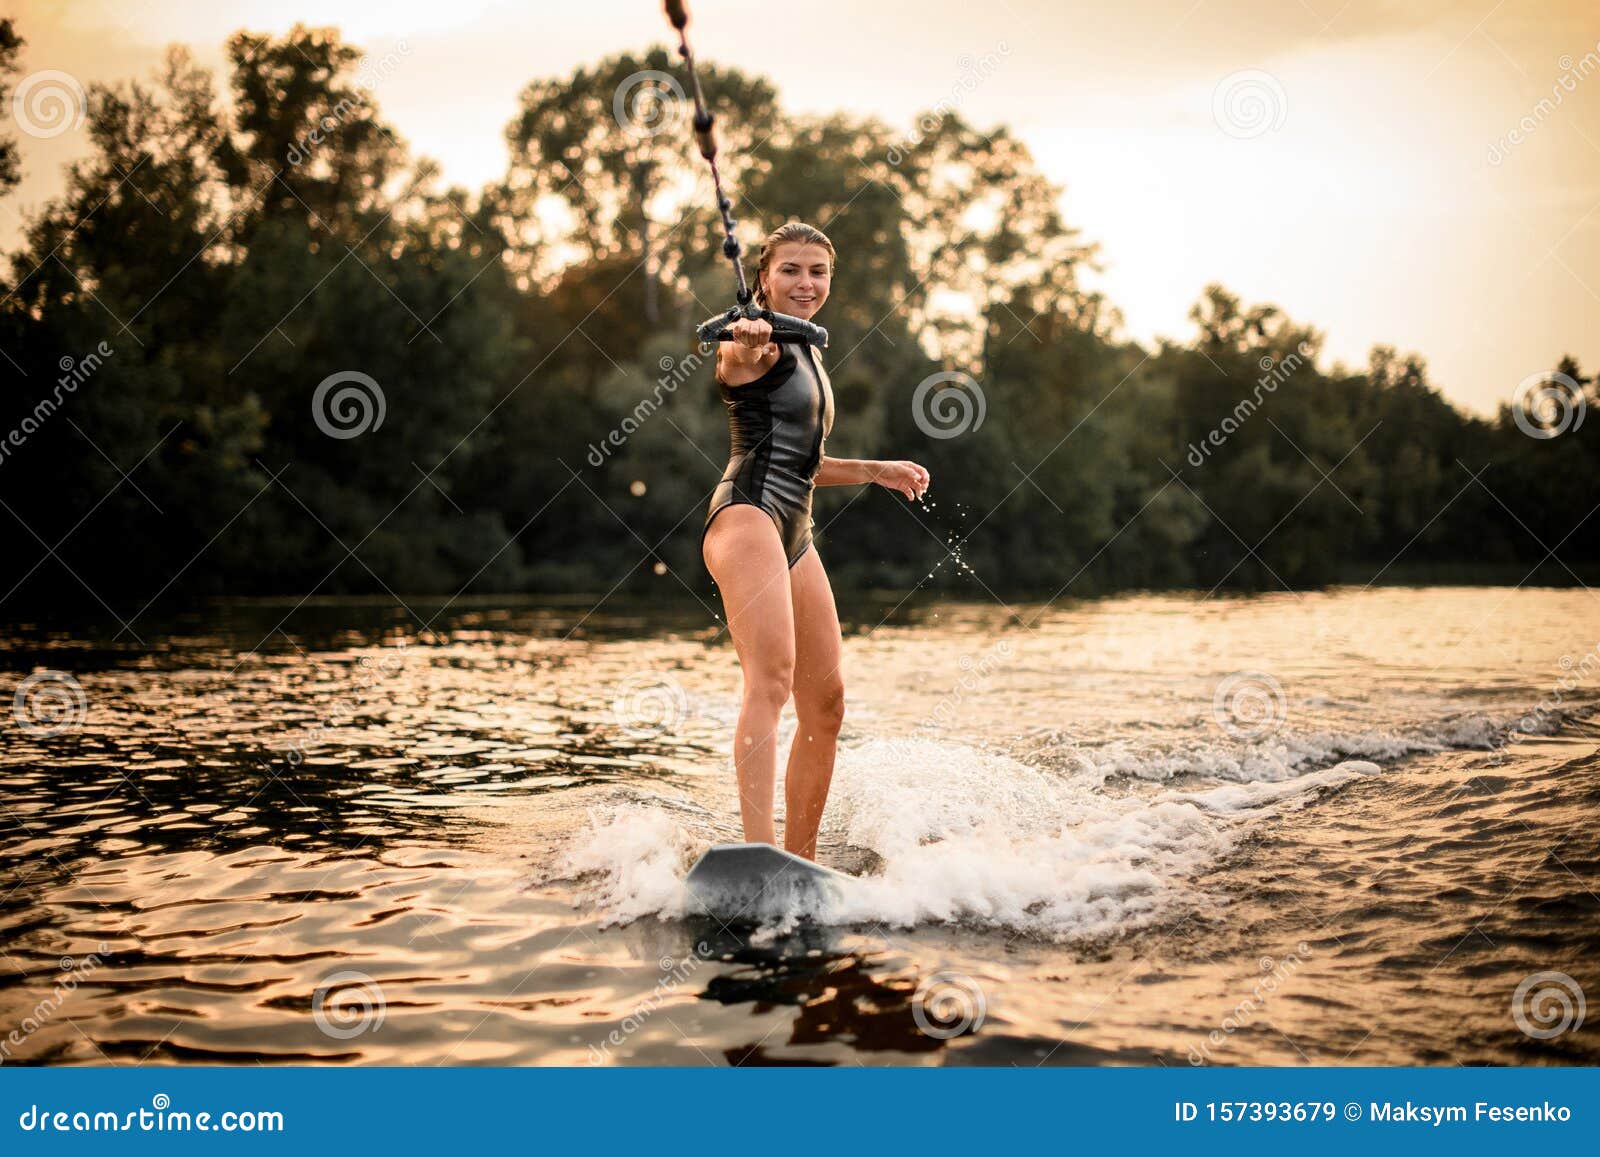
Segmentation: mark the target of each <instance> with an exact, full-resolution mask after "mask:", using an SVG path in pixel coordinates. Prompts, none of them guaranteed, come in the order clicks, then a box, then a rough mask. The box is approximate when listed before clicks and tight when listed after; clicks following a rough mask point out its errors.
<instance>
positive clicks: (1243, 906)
mask: <svg viewBox="0 0 1600 1157" xmlns="http://www.w3.org/2000/svg"><path fill="white" fill-rule="evenodd" d="M846 602H847V604H848V605H847V606H845V607H844V608H842V610H844V611H845V613H846V615H847V618H848V620H849V621H847V623H846V628H845V629H846V636H847V637H846V665H845V673H846V683H847V700H848V702H847V714H846V720H845V727H844V733H843V735H842V737H841V746H840V757H839V767H838V772H837V775H836V779H835V787H834V795H833V798H832V801H831V803H830V806H829V812H828V815H827V817H826V820H825V824H824V829H823V837H822V847H821V851H820V858H821V859H822V860H823V861H824V862H827V863H831V864H834V865H836V866H839V867H842V868H844V869H846V870H849V871H852V872H857V873H860V874H862V876H863V883H862V885H861V886H860V887H859V888H858V889H857V890H856V894H855V895H854V896H853V897H852V899H851V901H850V903H849V904H848V905H846V906H845V908H843V909H841V910H838V911H835V912H832V913H830V914H828V917H827V921H826V922H823V923H812V924H806V925H801V926H799V927H777V928H766V929H755V930H752V929H749V928H743V927H724V926H722V925H720V924H718V923H717V922H715V921H712V920H709V919H707V918H705V917H704V916H703V915H697V906H696V905H695V904H694V903H693V901H692V898H690V897H688V896H687V895H686V894H685V893H684V891H683V889H682V887H681V884H680V881H681V878H682V875H683V872H684V870H685V868H686V867H687V865H688V864H689V863H690V862H692V859H693V857H694V856H695V855H697V854H698V852H699V851H701V850H703V848H704V847H705V846H707V845H708V844H709V843H712V842H720V841H725V840H733V839H737V838H739V834H738V824H737V818H736V804H735V795H734V787H733V775H732V769H731V764H730V761H729V748H730V744H731V734H732V726H733V722H734V719H735V716H736V714H737V708H738V694H739V672H738V668H737V665H736V663H735V660H734V655H733V651H732V647H731V645H730V643H729V641H728V639H727V635H726V632H725V631H723V630H722V629H721V623H720V621H719V620H718V619H717V618H716V617H715V612H716V610H718V609H719V608H716V607H706V606H702V605H698V604H695V603H692V602H690V603H686V604H684V605H676V606H675V605H671V604H660V603H653V604H648V605H639V604H620V603H616V602H613V601H609V600H608V601H606V602H604V603H602V604H601V605H600V606H599V607H598V608H596V607H594V606H593V605H592V600H572V601H569V602H559V601H540V602H526V603H520V604H511V603H504V602H498V603H496V602H457V603H453V604H450V605H448V606H446V605H444V604H442V603H431V604H430V603H424V602H418V601H415V600H413V601H411V602H410V606H409V607H400V606H394V605H392V604H389V605H385V604H378V603H363V602H358V601H350V600H326V601H311V602H307V603H305V604H303V605H300V606H295V604H293V603H282V604H278V603H271V602H267V603H249V604H244V603H234V604H228V605H222V606H214V607H209V608H205V609H201V610H197V611H195V612H193V613H190V614H188V615H184V616H181V617H179V618H177V619H174V620H173V621H171V622H168V623H165V624H141V627H140V634H141V636H143V638H144V640H145V641H144V642H136V641H134V640H132V639H130V638H129V637H128V636H126V635H124V636H123V637H122V639H121V640H120V641H112V640H109V639H107V638H105V637H103V636H98V635H96V634H93V633H91V632H84V631H63V630H60V629H54V628H50V627H47V626H45V625H42V624H32V625H22V626H20V627H16V628H13V629H12V630H11V631H9V632H8V633H7V634H5V635H4V636H0V669H3V670H4V672H5V679H4V683H5V686H6V689H7V695H8V699H9V698H10V696H12V695H14V694H16V693H17V691H18V689H19V686H20V687H21V688H22V690H23V698H22V700H21V702H22V704H23V705H22V706H21V707H19V708H18V712H20V714H17V715H16V717H15V718H13V717H12V716H10V715H8V716H7V717H6V718H5V719H4V721H3V724H0V725H3V727H4V729H5V731H4V736H5V738H4V746H3V754H0V800H3V810H0V880H3V883H0V947H3V950H4V954H5V955H4V957H3V959H0V1031H3V1030H8V1029H11V1028H12V1026H19V1031H17V1032H15V1033H13V1037H12V1038H11V1039H10V1040H6V1039H5V1038H4V1037H3V1036H0V1041H4V1044H3V1045H0V1059H4V1060H5V1061H7V1062H9V1063H17V1062H21V1063H85V1064H106V1063H113V1064H127V1063H186V1062H208V1063H216V1062H258V1061H259V1062H261V1063H274V1062H313V1061H325V1062H330V1063H387V1064H466V1063H509V1064H589V1063H620V1064H705V1063H712V1064H762V1063H801V1064H813V1063H814V1064H850V1063H863V1064H1040V1063H1048V1064H1099V1063H1113V1064H1126V1063H1132V1064H1152V1063H1164V1064H1190V1063H1196V1062H1204V1063H1215V1064H1297V1063H1304V1062H1307V1061H1309V1062H1314V1063H1351V1064H1410V1063H1420V1064H1455V1063H1463V1064H1472V1063H1510V1064H1519V1063H1590V1064H1593V1063H1597V1062H1600V1042H1597V1036H1596V1031H1595V1029H1594V1027H1593V1026H1592V1024H1584V1025H1582V1026H1579V1025H1578V1024H1577V1023H1576V1015H1575V1011H1574V1013H1573V1015H1568V1016H1567V1017H1566V1018H1565V1019H1566V1022H1567V1023H1566V1025H1565V1026H1564V1027H1563V1025H1562V1011H1563V1007H1564V1006H1563V1005H1562V1004H1561V998H1562V996H1564V995H1565V996H1567V998H1568V1004H1569V1006H1571V1007H1572V1008H1573V1009H1574V1010H1575V1008H1576V1005H1575V1003H1574V1002H1575V999H1576V993H1575V992H1573V991H1572V990H1571V989H1569V988H1568V987H1566V985H1567V984H1568V982H1569V981H1570V983H1571V985H1572V986H1574V987H1575V988H1576V989H1577V990H1578V991H1581V990H1583V989H1587V993H1588V995H1589V996H1591V997H1592V996H1595V995H1596V994H1600V973H1596V972H1595V970H1594V963H1593V962H1594V961H1595V960H1596V959H1600V898H1597V895H1596V893H1600V837H1597V836H1596V834H1595V832H1596V824H1595V819H1596V815H1597V806H1600V761H1597V759H1596V756H1595V751H1596V745H1597V737H1600V732H1597V730H1596V728H1595V726H1594V725H1593V724H1592V723H1589V722H1587V720H1588V719H1589V717H1590V716H1591V714H1592V713H1593V710H1594V706H1595V702H1596V699H1597V696H1596V686H1597V683H1596V680H1597V678H1600V659H1597V657H1596V653H1595V651H1596V646H1597V644H1600V614H1597V613H1596V611H1597V609H1600V595H1595V594H1593V593H1591V592H1589V591H1586V590H1575V591H1567V590H1543V589H1540V590H1530V589H1526V588H1524V589H1516V590H1513V589H1510V588H1504V589H1459V588H1431V589H1407V588H1393V589H1381V590H1360V589H1356V588H1350V589H1340V590H1334V591H1329V592H1324V593H1316V594H1300V595H1295V594H1289V593H1283V594H1279V595H1269V596H1260V597H1251V598H1242V599H1221V598H1210V599H1207V598H1203V597H1201V596H1199V595H1195V596H1148V595H1130V596H1124V597H1118V598H1111V599H1105V600H1100V601H1094V602H1087V603H1070V604H1067V603H1058V604H1055V605H1051V606H1043V605H1038V604H1017V605H1014V606H1010V607H1004V606H999V605H996V604H994V603H992V602H987V603H964V602H954V601H950V602H935V603H931V604H929V603H923V604H921V605H915V606H913V605H911V604H907V605H903V606H899V607H896V605H895V603H894V601H893V600H886V601H881V602H880V601H867V600H858V599H854V598H852V599H849V600H846ZM424 624H428V626H427V627H426V628H425V627H424ZM48 672H55V673H59V674H46V673H48ZM80 690H81V695H82V698H81V707H80V703H79V701H78V700H76V699H75V698H74V697H75V696H76V694H77V693H78V691H80ZM61 711H65V714H64V715H63V714H60V713H59V712H61ZM23 725H26V726H23ZM792 728H793V719H792V716H786V717H785V721H784V725H783V738H784V740H785V742H787V740H788V738H789V736H790V735H791V734H792ZM780 795H781V793H780ZM1530 978H1532V980H1531V982H1530ZM1552 978H1560V979H1552ZM1525 982H1530V983H1526V984H1525ZM1519 988H1520V989H1521V991H1520V993H1519ZM1519 1012H1520V1013H1521V1016H1520V1017H1519V1015H1518V1013H1519ZM1524 1026H1526V1027H1524ZM1552 1028H1560V1029H1561V1030H1562V1031H1559V1032H1555V1033H1551V1032H1550V1031H1549V1030H1550V1029H1552ZM1529 1029H1531V1030H1532V1031H1531V1032H1530V1031H1528V1030H1529Z"/></svg>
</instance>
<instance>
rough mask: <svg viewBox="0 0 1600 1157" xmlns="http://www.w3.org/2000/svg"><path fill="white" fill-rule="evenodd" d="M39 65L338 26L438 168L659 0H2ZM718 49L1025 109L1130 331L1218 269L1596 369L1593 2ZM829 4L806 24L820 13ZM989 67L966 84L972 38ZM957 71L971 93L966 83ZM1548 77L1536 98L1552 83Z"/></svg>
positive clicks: (864, 36)
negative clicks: (538, 81) (538, 80)
mask: <svg viewBox="0 0 1600 1157" xmlns="http://www.w3.org/2000/svg"><path fill="white" fill-rule="evenodd" d="M0 7H3V10H4V11H6V12H7V13H9V14H12V15H14V16H16V17H17V20H18V26H19V30H20V32H21V33H22V35H23V36H24V37H25V38H26V39H27V40H28V42H29V44H28V48H27V53H26V56H25V57H24V59H23V62H22V64H23V76H24V77H25V76H26V75H28V74H29V73H31V72H35V71H39V70H44V69H60V70H63V71H66V72H69V73H71V74H72V75H73V76H75V77H77V78H78V79H79V80H80V81H82V82H83V83H85V84H87V83H89V82H91V81H97V80H114V79H119V78H128V77H133V76H140V77H143V76H147V75H148V74H149V72H150V70H151V69H152V68H153V67H155V65H156V64H157V63H158V62H159V60H160V57H161V53H162V51H163V49H164V46H165V45H166V44H168V43H171V42H173V41H181V42H183V43H186V44H188V45H190V46H191V48H192V49H193V50H194V52H195V54H196V56H197V57H198V59H199V60H200V61H201V63H203V64H205V65H208V66H210V67H213V68H214V69H216V71H217V72H218V75H219V77H220V76H221V74H222V64H223V60H222V51H221V46H222V41H223V38H224V37H225V36H226V35H227V34H228V33H229V32H231V31H233V30H235V29H237V28H241V27H245V28H250V29H254V30H258V31H271V32H280V33H281V32H283V31H286V30H287V29H288V28H289V27H290V26H291V25H292V24H294V23H295V22H296V21H302V22H305V23H310V24H331V25H336V26H338V27H339V28H341V29H342V30H343V32H344V34H345V36H346V38H347V39H349V40H352V41H354V42H356V43H358V44H359V45H361V46H362V47H363V48H365V49H366V50H367V51H368V52H369V53H372V54H374V55H378V56H381V55H382V54H383V53H385V52H391V51H394V50H395V48H396V46H397V44H398V43H399V42H400V41H404V42H405V48H406V53H405V55H404V57H403V58H402V60H401V63H400V65H399V67H397V68H395V69H394V70H393V71H392V72H391V73H390V74H389V75H388V76H386V77H385V78H384V79H383V80H382V81H381V83H380V84H379V85H378V87H377V88H376V90H375V91H376V96H377V99H378V101H379V103H380V104H381V106H382V108H383V110H384V113H385V115H386V117H387V119H388V120H389V121H390V122H391V123H392V124H394V125H395V126H396V127H397V128H398V130H399V132H400V134H401V135H402V136H403V137H405V138H406V139H407V140H408V141H409V142H410V143H411V145H412V146H413V148H414V149H415V150H416V151H417V152H419V153H422V154H426V155H428V156H431V157H434V158H436V159H438V160H439V161H440V162H441V164H442V165H443V167H444V171H445V174H446V177H447V178H448V179H449V180H450V181H451V182H454V183H459V184H463V185H466V186H467V187H469V188H475V187H477V186H478V185H479V184H481V183H482V182H484V181H486V180H488V179H489V178H491V177H494V176H496V175H498V174H499V173H500V172H501V171H502V169H503V166H504V146H503V143H502V140H501V134H502V131H503V129H504V127H505V124H506V122H507V121H508V120H509V119H510V118H511V116H512V113H513V111H514V109H515V102H516V94H517V91H518V89H519V88H520V87H521V86H522V85H523V83H524V82H526V81H527V80H528V79H530V78H532V77H535V76H552V75H560V74H563V73H566V72H569V71H570V70H571V69H572V68H573V67H574V66H575V65H578V64H580V63H589V62H593V61H596V60H598V59H599V58H601V57H602V56H605V55H607V54H609V53H612V52H617V51H620V50H624V49H641V48H644V47H647V46H649V45H651V44H656V43H665V42H666V41H667V33H668V31H669V29H668V27H667V25H666V23H665V20H664V19H663V17H662V14H661V8H660V4H659V3H658V2H656V0H582V2H574V0H517V2H511V0H450V2H449V3H440V2H439V0H426V2H423V0H131V2H130V0H52V2H44V0H0ZM690 8H691V13H692V17H693V20H694V24H693V25H692V31H693V33H694V36H695V40H696V48H697V51H698V52H699V54H700V55H701V56H703V57H705V58H708V59H712V60H716V61H718V62H719V63H726V64H730V65H735V66H737V67H739V68H741V69H744V70H747V71H752V72H763V73H765V74H767V75H768V76H770V77H772V78H773V80H774V81H775V82H776V84H777V85H778V88H779V91H780V94H781V96H782V99H783V101H784V103H785V105H786V106H787V107H788V108H790V109H791V110H794V111H798V112H830V111H836V110H839V109H845V110H850V111H854V112H860V113H872V114H876V115H878V116H881V117H883V118H885V119H887V120H888V121H889V122H890V123H892V124H899V125H904V126H906V127H907V128H908V129H909V127H910V126H911V124H912V122H913V120H914V118H915V116H916V114H917V113H918V112H919V111H920V110H923V109H926V108H929V107H931V106H933V105H934V104H935V103H937V102H939V101H940V100H945V101H948V102H951V103H953V104H955V105H956V107H957V108H958V109H959V111H960V112H961V114H962V115H963V116H964V117H966V118H967V119H968V120H969V121H972V122H973V123H975V124H977V125H978V126H979V127H987V126H989V125H993V124H996V123H1002V122H1003V123H1006V124H1009V125H1011V126H1012V127H1013V128H1014V129H1015V130H1016V131H1017V132H1018V133H1019V135H1020V136H1021V137H1022V138H1023V139H1024V140H1026V141H1027V142H1028V143H1029V145H1030V146H1031V147H1032V149H1033V151H1034V153H1035V155H1036V157H1037V158H1038V160H1039V163H1040V165H1041V166H1042V167H1043V168H1044V170H1045V171H1046V172H1047V173H1048V174H1049V175H1050V176H1051V177H1052V178H1053V179H1054V180H1055V181H1057V182H1058V183H1059V184H1061V185H1063V186H1065V190H1066V191H1065V194H1064V196H1063V201H1062V207H1063V211H1064V213H1065V216H1066V219H1067V220H1068V221H1069V222H1070V223H1072V224H1074V225H1076V226H1078V227H1079V228H1081V229H1082V230H1083V232H1084V235H1085V237H1086V238H1087V239H1090V240H1096V241H1099V242H1100V243H1101V245H1102V247H1103V259H1104V261H1105V263H1106V265H1107V269H1106V271H1105V273H1104V274H1102V275H1100V276H1098V277H1096V278H1093V279H1092V280H1091V283H1092V284H1094V285H1095V286H1096V287H1098V288H1101V289H1103V290H1104V291H1105V293H1106V294H1107V296H1108V297H1109V298H1110V299H1111V301H1112V302H1113V303H1115V304H1116V305H1117V306H1119V307H1120V308H1121V309H1122V311H1123V312H1124V314H1125V316H1126V318H1127V332H1128V334H1129V335H1130V336H1133V337H1136V338H1139V339H1141V340H1149V339H1151V338H1152V337H1154V336H1156V335H1170V336H1174V337H1179V338H1187V337H1188V336H1189V334H1190V332H1191V327H1190V324H1189V323H1188V322H1187V320H1186V319H1185V314H1186V313H1187V311H1188V308H1189V306H1190V305H1192V304H1193V302H1194V301H1195V299H1196V298H1197V297H1198V296H1199V294H1200V291H1201V288H1202V287H1203V286H1204V285H1205V284H1206V283H1207V282H1208V281H1213V280H1216V281H1221V282H1222V283H1223V284H1225V285H1226V286H1227V287H1228V288H1229V289H1231V290H1232V291H1234V292H1235V293H1237V294H1239V295H1240V296H1241V297H1242V298H1243V299H1244V300H1245V301H1246V302H1249V303H1259V302H1271V303H1274V304H1277V305H1279V306H1281V307H1283V308H1284V309H1285V310H1286V311H1288V312H1289V313H1290V314H1291V315H1292V316H1293V317H1295V318H1296V319H1297V320H1300V321H1305V322H1310V323H1311V324H1313V325H1316V326H1317V327H1318V328H1320V329H1322V330H1324V331H1325V332H1326V333H1327V335H1328V349H1329V351H1330V353H1331V354H1332V355H1333V356H1334V357H1336V358H1340V359H1343V360H1345V361H1347V362H1349V363H1352V364H1358V365H1359V364H1362V363H1364V361H1365V357H1366V351H1367V349H1368V347H1369V346H1371V345H1372V344H1374V343H1378V342H1383V343H1388V344H1392V345H1395V346H1398V347H1400V348H1401V349H1402V350H1416V351H1418V352H1420V353H1421V354H1422V355H1423V356H1425V357H1426V358H1427V360H1428V362H1429V364H1430V367H1431V370H1432V375H1433V378H1434V380H1435V382H1436V383H1437V384H1438V385H1439V386H1441V387H1442V388H1443V389H1444V391H1445V392H1446V393H1447V394H1448V395H1449V396H1450V397H1452V398H1453V399H1455V400H1456V401H1457V402H1459V403H1461V404H1463V405H1465V406H1467V407H1469V408H1471V409H1475V410H1479V411H1483V412H1488V411H1491V410H1492V409H1493V408H1494V407H1495V405H1496V404H1497V403H1498V402H1499V401H1501V400H1502V399H1507V398H1509V397H1510V395H1511V393H1512V391H1513V390H1514V389H1515V388H1516V386H1517V384H1518V383H1519V382H1521V381H1522V380H1523V379H1524V378H1526V377H1528V376H1529V375H1530V374H1533V373H1537V372H1539V371H1541V370H1546V369H1550V368H1553V366H1554V364H1555V361H1556V360H1557V358H1558V357H1559V356H1560V355H1561V354H1562V353H1572V354H1574V355H1576V356H1577V357H1578V358H1579V360H1580V362H1581V363H1582V364H1583V365H1584V366H1585V367H1586V368H1587V369H1588V370H1589V371H1591V372H1592V371H1593V370H1594V369H1595V368H1596V367H1597V366H1600V2H1597V0H1500V2H1498V3H1497V2H1496V0H1348V2H1344V0H1198V2H1197V0H1106V2H1104V3H1086V2H1079V0H1073V2H1060V0H1054V2H1050V0H986V2H984V3H977V4H975V3H972V2H971V0H875V2H868V0H815V2H814V3H812V4H809V5H805V6H804V7H803V8H802V7H798V6H796V5H794V4H792V3H785V4H782V5H776V4H774V5H770V6H768V5H764V4H761V3H756V2H751V0H743V2H736V0H690ZM812 28H814V29H816V31H815V32H814V33H810V32H808V31H807V30H808V29H812ZM986 55H990V56H992V57H993V58H994V59H995V60H996V61H997V64H996V66H995V67H993V68H992V69H991V70H987V71H988V75H987V76H985V77H984V78H983V79H982V80H981V81H979V82H977V83H976V84H975V85H974V86H973V87H971V89H970V91H969V90H966V89H963V88H962V87H961V84H960V82H961V78H962V77H963V75H970V73H971V72H972V71H973V62H974V61H976V60H979V59H981V58H983V57H985V56H986ZM953 94H959V95H953ZM1541 102H1543V103H1541ZM21 140H22V148H23V164H24V169H25V171H26V179H25V181H24V184H23V186H22V188H21V189H20V190H19V191H18V193H17V194H15V195H13V196H12V197H11V198H9V199H7V200H6V201H0V240H3V241H4V242H6V243H7V244H9V243H11V242H12V241H13V240H14V238H15V235H16V229H17V226H18V223H19V218H18V210H19V209H25V208H26V207H28V206H32V205H38V204H39V203H40V202H42V201H43V200H45V199H46V198H48V197H50V196H51V195H52V194H54V193H55V192H57V191H58V190H59V189H60V188H61V184H62V178H61V174H60V167H61V165H62V164H63V163H64V162H66V161H68V160H70V159H71V158H72V157H74V156H76V155H81V153H82V152H83V151H85V146H86V141H85V139H84V137H83V134H82V132H81V130H80V131H77V132H71V133H65V134H63V135H61V136H57V137H52V138H49V139H35V138H31V137H28V136H23V137H22V138H21Z"/></svg>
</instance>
